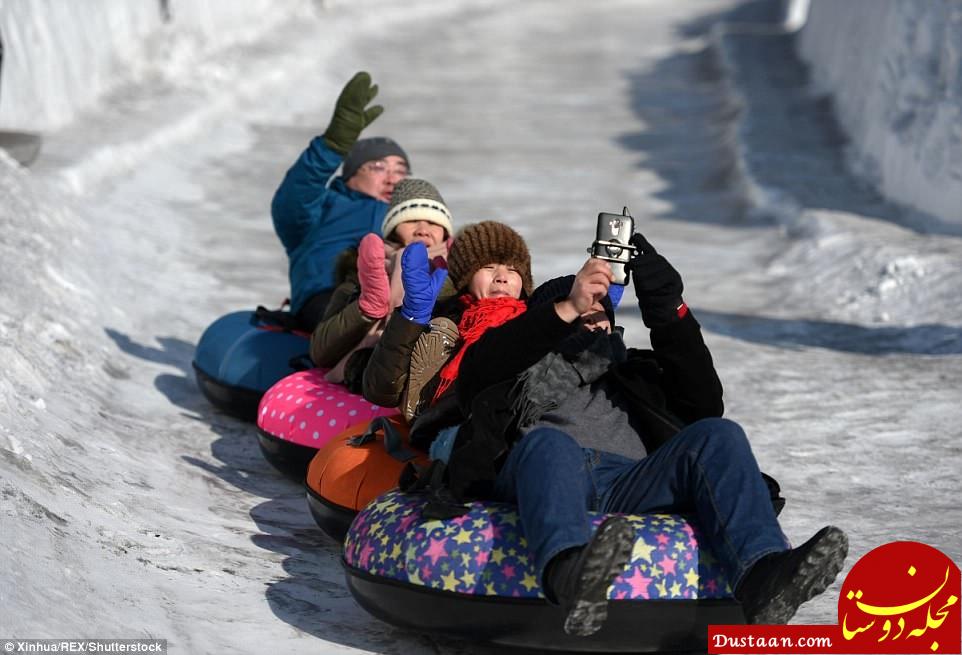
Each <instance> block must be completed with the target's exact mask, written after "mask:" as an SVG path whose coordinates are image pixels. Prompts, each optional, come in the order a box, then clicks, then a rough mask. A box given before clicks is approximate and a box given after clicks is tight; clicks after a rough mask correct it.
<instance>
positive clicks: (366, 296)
mask: <svg viewBox="0 0 962 655" xmlns="http://www.w3.org/2000/svg"><path fill="white" fill-rule="evenodd" d="M357 278H358V281H360V283H361V297H360V298H358V300H357V304H358V306H359V307H360V308H361V313H363V314H364V315H365V316H367V317H368V318H384V317H385V316H387V314H388V312H389V311H391V283H390V281H389V280H388V277H387V270H386V269H385V268H384V242H383V241H382V240H381V237H380V236H378V235H377V234H374V233H371V234H368V235H367V236H366V237H364V238H363V239H361V245H360V246H358V249H357Z"/></svg>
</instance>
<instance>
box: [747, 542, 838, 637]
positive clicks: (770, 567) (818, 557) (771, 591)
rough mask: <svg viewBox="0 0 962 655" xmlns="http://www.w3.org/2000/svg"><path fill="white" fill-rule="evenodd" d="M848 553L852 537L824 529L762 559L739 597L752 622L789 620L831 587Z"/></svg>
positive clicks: (748, 575)
mask: <svg viewBox="0 0 962 655" xmlns="http://www.w3.org/2000/svg"><path fill="white" fill-rule="evenodd" d="M846 555H848V537H846V536H845V533H844V532H842V531H841V530H839V529H838V528H836V527H833V526H828V527H825V528H822V529H821V530H819V531H818V532H817V533H815V536H814V537H812V538H811V539H809V540H808V541H806V542H805V543H804V544H802V545H801V546H799V547H798V548H793V549H791V550H785V551H782V552H780V553H772V554H771V555H766V556H765V557H763V558H761V559H760V560H758V561H757V562H756V563H755V565H754V566H752V568H750V569H749V570H748V572H747V573H746V574H745V576H744V577H743V578H742V581H741V583H739V585H738V589H737V590H736V591H735V598H737V599H738V600H739V602H741V604H742V610H743V611H744V612H745V619H746V620H747V621H748V623H754V624H763V625H777V624H785V623H788V622H789V621H790V620H791V618H792V617H793V616H795V612H796V611H797V610H798V607H799V606H800V605H801V604H802V603H805V602H807V601H809V600H811V599H812V598H814V597H815V596H817V595H819V594H820V593H822V592H824V591H825V590H826V589H828V587H829V585H831V584H832V582H834V581H835V578H836V576H838V574H839V572H840V571H841V570H842V564H843V563H844V562H845V556H846Z"/></svg>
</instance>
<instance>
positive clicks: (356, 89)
mask: <svg viewBox="0 0 962 655" xmlns="http://www.w3.org/2000/svg"><path fill="white" fill-rule="evenodd" d="M376 95H377V84H371V76H370V75H369V74H368V73H366V72H365V71H361V72H360V73H357V74H356V75H355V76H354V77H352V78H351V81H350V82H348V83H347V84H345V85H344V90H343V91H341V95H339V96H338V97H337V103H336V104H335V105H334V115H333V116H332V117H331V123H330V125H328V126H327V129H326V130H325V131H324V141H325V142H326V143H327V145H328V146H329V147H330V148H331V150H334V151H335V152H338V153H340V154H342V155H346V154H347V153H348V152H349V151H350V150H351V148H352V147H353V146H354V142H355V141H357V138H358V136H360V134H361V131H362V130H363V129H364V128H365V127H367V126H368V125H370V124H371V123H372V122H373V121H374V119H375V118H377V117H378V116H380V115H381V112H383V111H384V107H382V106H381V105H374V106H373V107H369V108H367V109H365V107H366V106H367V105H368V103H370V102H371V101H372V100H374V96H376Z"/></svg>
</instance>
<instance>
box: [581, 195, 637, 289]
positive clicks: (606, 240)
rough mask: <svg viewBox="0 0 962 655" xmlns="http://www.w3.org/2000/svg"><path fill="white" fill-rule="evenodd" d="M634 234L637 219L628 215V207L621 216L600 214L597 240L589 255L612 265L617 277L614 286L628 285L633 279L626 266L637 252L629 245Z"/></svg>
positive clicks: (589, 250)
mask: <svg viewBox="0 0 962 655" xmlns="http://www.w3.org/2000/svg"><path fill="white" fill-rule="evenodd" d="M634 232H635V219H634V218H632V216H631V214H629V213H628V208H627V207H625V208H624V209H623V210H622V212H621V214H608V213H605V212H602V213H600V214H598V227H597V228H596V230H595V240H594V242H593V243H592V244H591V247H590V248H588V254H589V255H591V256H592V257H597V258H598V259H603V260H605V261H606V262H608V263H609V264H610V265H611V272H612V273H614V275H615V279H614V280H613V282H614V284H621V285H625V284H628V281H629V279H630V277H631V272H630V271H629V270H628V269H627V267H626V266H625V265H626V264H627V263H628V261H629V260H630V259H631V258H632V256H634V253H635V250H637V249H636V248H635V247H634V246H633V245H631V244H630V243H629V241H630V240H631V235H632V234H634Z"/></svg>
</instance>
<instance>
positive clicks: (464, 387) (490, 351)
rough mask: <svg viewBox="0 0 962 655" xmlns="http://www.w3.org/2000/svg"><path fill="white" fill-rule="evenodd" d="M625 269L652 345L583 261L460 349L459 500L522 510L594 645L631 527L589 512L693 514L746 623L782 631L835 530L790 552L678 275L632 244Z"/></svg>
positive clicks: (556, 592)
mask: <svg viewBox="0 0 962 655" xmlns="http://www.w3.org/2000/svg"><path fill="white" fill-rule="evenodd" d="M632 243H633V244H634V245H636V246H637V247H638V255H637V256H636V257H635V258H634V259H633V260H632V261H631V262H630V264H629V268H630V270H631V272H632V276H633V278H634V285H635V292H636V295H637V297H638V300H639V304H640V306H641V312H642V318H643V320H644V321H645V324H646V325H647V326H648V327H649V328H650V330H651V343H652V350H635V349H631V350H627V349H625V347H624V344H623V342H622V341H621V338H620V335H619V334H617V333H612V327H613V323H614V314H613V310H612V309H611V304H610V301H609V300H608V297H607V294H608V288H609V285H610V284H611V279H612V274H611V269H610V267H609V265H608V264H607V263H606V262H604V261H602V260H600V259H594V258H591V259H589V260H588V261H587V262H586V263H585V265H584V266H583V267H582V268H581V270H580V271H579V272H578V274H577V275H576V276H573V277H571V276H569V277H568V278H559V279H558V280H553V281H551V282H548V283H546V284H545V285H542V287H541V288H540V289H538V290H537V291H535V293H534V294H533V295H532V297H531V299H530V301H529V308H528V310H527V312H525V313H524V314H522V315H521V316H519V317H517V318H515V319H513V320H511V321H509V322H507V323H505V324H504V325H502V326H500V327H497V328H493V329H491V330H489V331H488V332H487V333H485V335H484V336H483V337H481V339H480V340H479V341H477V342H476V343H475V344H473V345H472V346H471V347H470V348H468V349H467V350H466V352H465V354H464V359H463V361H462V363H461V369H460V372H459V375H458V378H457V381H456V391H457V395H458V400H459V403H460V405H461V408H462V411H463V413H464V415H465V416H469V417H470V418H469V419H468V421H466V423H465V424H464V425H463V426H462V428H461V431H460V433H459V434H458V439H457V442H456V444H455V446H454V450H453V452H452V453H451V454H450V457H449V461H448V475H449V482H450V484H451V488H452V489H453V490H454V491H455V493H456V494H457V493H459V492H464V491H465V490H470V489H472V488H474V489H477V488H480V487H479V484H483V483H487V486H486V487H485V488H486V489H487V490H488V493H489V494H490V495H491V496H492V497H493V498H494V499H497V500H502V501H507V502H512V503H516V504H517V505H518V508H519V513H520V516H521V522H522V525H523V528H524V532H525V536H526V539H527V542H528V545H529V547H530V549H531V551H532V553H533V555H534V558H535V567H536V570H537V571H538V574H539V582H540V583H541V585H542V588H543V589H544V590H545V593H546V595H547V596H548V597H549V598H550V599H552V600H556V601H557V602H559V603H561V605H562V606H563V607H564V608H565V611H566V619H565V630H566V631H567V632H568V633H569V634H577V635H590V634H592V633H593V632H595V631H597V630H598V629H599V628H600V627H601V625H602V623H603V622H604V620H605V618H606V617H607V600H606V595H607V588H608V586H609V584H610V583H611V581H612V580H613V579H614V577H616V576H617V575H618V574H619V573H621V571H622V570H623V569H624V567H625V565H626V564H627V563H628V560H629V558H630V555H631V549H632V544H633V542H634V531H633V529H632V528H631V526H630V524H629V523H628V522H627V521H626V520H625V519H624V518H622V517H620V516H615V517H610V518H609V519H607V520H606V521H605V522H604V523H602V524H601V526H600V527H599V528H598V530H597V531H596V532H595V534H594V535H593V536H592V534H591V530H590V523H589V518H588V511H589V510H594V511H600V512H605V513H627V514H641V513H647V512H676V513H691V514H694V515H695V516H696V517H697V520H698V522H699V524H700V526H701V527H702V529H703V530H704V533H705V535H706V537H707V540H708V542H709V545H710V547H711V549H712V550H713V551H714V553H715V554H716V555H717V556H718V558H719V559H720V561H721V562H722V563H723V564H724V565H725V567H726V571H727V573H728V575H729V578H730V580H731V582H732V584H733V588H734V590H735V596H736V598H737V599H738V600H739V601H740V602H741V603H742V606H743V608H744V611H745V616H746V618H747V620H748V621H749V623H787V622H788V620H789V619H790V618H791V617H792V616H793V615H794V614H795V611H796V610H797V608H798V606H799V605H801V604H802V603H804V602H806V601H807V600H809V599H811V598H812V597H814V596H815V595H817V594H819V593H822V592H823V591H825V589H826V588H827V587H828V586H829V585H830V584H831V583H832V582H833V581H834V579H835V577H836V576H837V575H838V573H839V572H840V570H841V568H842V563H843V562H844V559H845V556H846V554H847V550H848V542H847V538H846V537H845V534H844V533H843V532H842V531H841V530H839V529H838V528H835V527H831V526H829V527H826V528H823V529H822V530H821V531H819V532H818V533H817V534H816V535H815V536H814V537H812V539H810V540H809V541H808V542H806V543H805V544H803V545H802V546H800V547H798V548H796V549H791V547H790V545H789V544H788V542H787V540H786V538H785V536H784V534H783V533H782V531H781V529H780V528H779V525H778V521H777V519H776V516H775V512H774V510H773V508H772V504H771V498H770V494H769V490H768V488H767V486H766V485H765V483H764V481H763V479H762V476H761V473H760V471H759V468H758V464H757V462H756V460H755V457H754V455H753V454H752V451H751V448H750V446H749V443H748V440H747V438H746V436H745V433H744V432H743V430H742V429H741V427H740V426H739V425H738V424H736V423H734V422H732V421H729V420H727V419H723V418H720V416H721V414H722V411H723V404H722V387H721V383H720V382H719V380H718V376H717V374H716V373H715V368H714V365H713V363H712V359H711V354H710V353H709V351H708V348H707V346H706V345H705V342H704V340H703V339H702V336H701V329H700V327H699V325H698V323H697V321H695V319H694V317H693V316H692V314H691V312H690V311H689V310H688V308H687V306H686V305H685V304H684V303H683V302H682V299H681V292H682V282H681V276H680V275H679V274H678V272H677V271H676V270H675V269H674V268H673V267H672V266H671V264H669V263H668V261H667V260H665V258H664V257H662V256H661V255H659V254H658V253H657V252H655V250H654V248H652V247H651V245H650V244H649V243H648V242H647V241H645V240H644V238H643V237H641V236H640V235H635V237H633V240H632Z"/></svg>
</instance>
